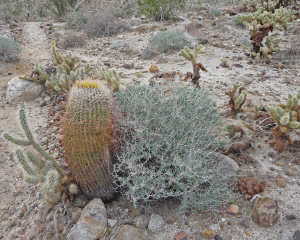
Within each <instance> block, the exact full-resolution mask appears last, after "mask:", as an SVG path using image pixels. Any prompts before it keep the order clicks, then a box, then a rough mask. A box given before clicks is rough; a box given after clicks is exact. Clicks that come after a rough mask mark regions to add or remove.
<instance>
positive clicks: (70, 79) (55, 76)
mask: <svg viewBox="0 0 300 240" xmlns="http://www.w3.org/2000/svg"><path fill="white" fill-rule="evenodd" d="M51 53H52V55H53V59H54V66H55V68H54V69H55V71H54V72H51V73H48V72H47V69H46V68H45V67H44V66H43V65H41V64H39V63H36V64H35V70H34V73H35V74H32V75H31V76H25V77H21V78H22V79H25V80H29V81H34V82H36V83H40V84H45V86H46V87H47V89H48V90H49V91H50V92H51V93H63V92H67V91H69V90H70V88H71V87H72V86H73V84H74V83H75V82H76V81H80V80H82V79H84V78H85V77H86V75H87V74H88V73H89V72H90V71H91V70H92V67H91V66H90V65H89V64H86V65H82V64H81V63H80V61H79V59H78V58H77V57H76V56H73V55H72V53H71V52H69V53H67V54H62V53H60V52H59V51H57V49H56V46H55V42H54V41H52V43H51Z"/></svg>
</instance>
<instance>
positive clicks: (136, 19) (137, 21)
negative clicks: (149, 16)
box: [130, 18, 143, 27]
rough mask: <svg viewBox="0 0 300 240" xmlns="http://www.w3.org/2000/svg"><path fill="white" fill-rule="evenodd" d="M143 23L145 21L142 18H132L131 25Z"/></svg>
mask: <svg viewBox="0 0 300 240" xmlns="http://www.w3.org/2000/svg"><path fill="white" fill-rule="evenodd" d="M142 23H143V20H142V19H140V18H132V19H131V22H130V25H131V26H132V27H135V26H139V25H141V24H142Z"/></svg>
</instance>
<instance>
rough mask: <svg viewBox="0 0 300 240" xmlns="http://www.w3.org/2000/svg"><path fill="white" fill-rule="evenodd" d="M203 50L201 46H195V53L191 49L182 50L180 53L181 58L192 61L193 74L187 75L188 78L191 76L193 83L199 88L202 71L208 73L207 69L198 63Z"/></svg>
mask: <svg viewBox="0 0 300 240" xmlns="http://www.w3.org/2000/svg"><path fill="white" fill-rule="evenodd" d="M201 48H202V45H201V44H199V45H198V44H195V45H194V52H193V51H192V50H191V49H190V48H189V47H184V48H183V49H181V50H180V51H179V53H178V55H179V56H182V57H184V58H185V59H186V60H188V61H190V62H191V63H192V65H193V73H187V76H189V75H190V76H191V78H192V82H193V83H194V84H195V85H196V86H197V87H200V85H199V79H200V69H201V70H202V71H204V72H207V69H206V68H205V67H204V66H203V65H202V64H201V63H197V57H198V54H199V52H200V50H201Z"/></svg>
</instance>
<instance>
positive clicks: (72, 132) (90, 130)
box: [63, 80, 115, 201]
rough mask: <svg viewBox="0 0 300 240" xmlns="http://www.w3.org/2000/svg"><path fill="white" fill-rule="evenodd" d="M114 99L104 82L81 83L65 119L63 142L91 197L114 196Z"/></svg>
mask: <svg viewBox="0 0 300 240" xmlns="http://www.w3.org/2000/svg"><path fill="white" fill-rule="evenodd" d="M111 100H112V98H111V93H110V91H109V89H107V88H106V87H105V86H104V85H102V84H101V83H100V82H96V81H91V80H85V81H81V82H77V84H75V85H74V86H73V87H72V89H71V91H70V95H69V100H68V104H67V109H66V116H65V118H64V121H63V144H64V147H65V153H66V160H67V163H68V166H69V168H70V170H71V173H72V176H73V178H74V180H75V181H76V182H77V183H78V185H79V186H80V188H81V190H82V191H83V192H84V193H85V194H86V195H87V196H88V197H100V198H102V200H104V201H108V200H110V199H112V197H113V196H114V192H115V191H114V184H113V177H112V175H111V172H112V157H111V150H112V142H113V141H112V140H113V138H112V135H113V134H112V123H113V121H112V101H111Z"/></svg>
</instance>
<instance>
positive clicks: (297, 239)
mask: <svg viewBox="0 0 300 240" xmlns="http://www.w3.org/2000/svg"><path fill="white" fill-rule="evenodd" d="M293 240H300V231H299V230H297V231H296V232H295V233H294V235H293Z"/></svg>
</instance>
